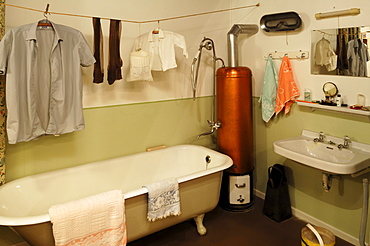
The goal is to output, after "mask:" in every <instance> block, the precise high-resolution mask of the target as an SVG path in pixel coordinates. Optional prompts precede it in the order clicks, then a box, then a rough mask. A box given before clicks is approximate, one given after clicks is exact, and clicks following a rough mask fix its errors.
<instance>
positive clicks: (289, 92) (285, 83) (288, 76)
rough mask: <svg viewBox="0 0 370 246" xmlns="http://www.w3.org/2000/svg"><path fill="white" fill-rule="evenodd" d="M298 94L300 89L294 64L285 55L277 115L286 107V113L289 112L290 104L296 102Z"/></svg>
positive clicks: (279, 81)
mask: <svg viewBox="0 0 370 246" xmlns="http://www.w3.org/2000/svg"><path fill="white" fill-rule="evenodd" d="M298 96H299V90H298V87H297V84H296V83H295V81H294V78H293V71H292V66H291V64H290V61H289V58H288V57H287V56H284V57H283V59H282V61H281V66H280V72H279V80H278V89H277V93H276V106H275V114H276V115H277V114H278V113H279V112H280V111H282V110H283V108H284V107H285V109H284V113H285V114H287V113H288V112H289V110H290V106H291V105H292V104H293V103H294V102H295V99H296V98H297V97H298Z"/></svg>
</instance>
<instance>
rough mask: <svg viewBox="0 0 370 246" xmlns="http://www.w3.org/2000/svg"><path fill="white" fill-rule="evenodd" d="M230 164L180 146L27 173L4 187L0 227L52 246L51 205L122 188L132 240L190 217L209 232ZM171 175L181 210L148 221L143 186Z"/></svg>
mask: <svg viewBox="0 0 370 246" xmlns="http://www.w3.org/2000/svg"><path fill="white" fill-rule="evenodd" d="M231 165H232V160H231V158H230V157H228V156H226V155H223V154H221V153H219V152H216V151H213V150H211V149H208V148H205V147H201V146H195V145H178V146H173V147H168V148H165V149H160V150H154V151H150V152H144V153H139V154H134V155H129V156H123V157H118V158H114V159H109V160H104V161H99V162H94V163H89V164H85V165H80V166H75V167H71V168H65V169H61V170H56V171H51V172H46V173H41V174H36V175H31V176H27V177H24V178H20V179H18V180H14V181H11V182H9V183H7V184H5V185H3V186H1V187H0V198H1V199H0V225H4V226H11V227H12V228H13V229H14V230H15V231H17V232H18V233H19V234H20V235H21V236H22V237H23V238H24V239H25V240H26V241H27V242H28V243H29V244H31V245H35V246H51V245H54V238H53V234H52V226H51V222H50V218H49V215H48V209H49V208H50V207H51V206H52V205H54V204H59V203H65V202H67V201H72V200H76V199H80V198H83V197H87V196H91V195H95V194H98V193H101V192H105V191H109V190H114V189H121V190H122V193H123V195H124V198H125V209H126V210H125V213H126V223H127V237H128V241H133V240H136V239H138V238H141V237H143V236H146V235H149V234H151V233H154V232H156V231H159V230H162V229H164V228H167V227H169V226H172V225H175V224H177V223H180V222H183V221H185V220H188V219H191V218H194V219H195V221H196V224H197V228H198V232H199V234H201V235H204V234H205V233H206V228H205V227H204V225H203V223H202V220H203V216H204V214H205V213H207V212H209V211H211V210H213V209H214V208H215V207H216V206H217V203H218V199H219V191H220V185H221V178H222V170H224V169H226V168H228V167H230V166H231ZM169 177H175V178H177V179H178V181H179V191H180V203H181V212H182V214H181V215H180V216H172V217H168V218H166V219H162V220H158V221H155V222H148V221H147V218H146V215H147V189H146V188H142V186H143V185H145V184H149V183H153V182H157V181H160V180H163V179H166V178H169Z"/></svg>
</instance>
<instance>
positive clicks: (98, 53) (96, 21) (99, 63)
mask: <svg viewBox="0 0 370 246" xmlns="http://www.w3.org/2000/svg"><path fill="white" fill-rule="evenodd" d="M93 27H94V57H95V60H96V62H95V63H94V74H93V76H94V79H93V82H94V83H97V84H98V83H103V80H104V70H103V66H104V55H103V33H102V29H101V24H100V18H96V17H94V18H93Z"/></svg>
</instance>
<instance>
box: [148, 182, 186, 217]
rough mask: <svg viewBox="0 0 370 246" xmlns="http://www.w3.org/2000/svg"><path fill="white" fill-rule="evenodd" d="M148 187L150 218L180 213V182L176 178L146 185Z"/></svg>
mask: <svg viewBox="0 0 370 246" xmlns="http://www.w3.org/2000/svg"><path fill="white" fill-rule="evenodd" d="M144 187H146V188H147V189H148V220H149V221H155V220H159V219H164V218H166V217H168V216H171V215H175V216H176V215H180V214H181V210H180V194H179V184H178V182H177V180H176V179H175V178H169V179H166V180H163V181H160V182H157V183H153V184H149V185H145V186H144Z"/></svg>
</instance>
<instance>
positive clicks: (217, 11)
mask: <svg viewBox="0 0 370 246" xmlns="http://www.w3.org/2000/svg"><path fill="white" fill-rule="evenodd" d="M0 4H2V5H5V6H9V7H14V8H20V9H26V10H31V11H36V12H41V13H44V14H55V15H65V16H73V17H83V18H93V17H94V16H88V15H78V14H68V13H59V12H50V11H48V7H47V10H46V11H44V10H39V9H33V8H28V7H22V6H18V5H13V4H8V3H3V2H0ZM48 5H49V4H48ZM259 6H260V4H259V3H257V4H254V5H247V6H242V7H235V8H229V9H222V10H215V11H209V12H203V13H197V14H189V15H182V16H177V17H169V18H163V19H156V20H146V21H133V20H120V21H122V22H128V23H136V24H144V23H151V22H159V21H168V20H175V19H182V18H187V17H194V16H199V15H206V14H214V13H220V12H225V11H232V10H238V9H244V8H251V7H259ZM100 19H102V20H111V18H106V17H100Z"/></svg>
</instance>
